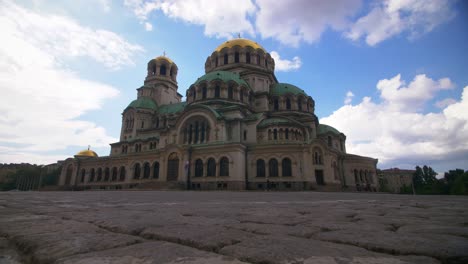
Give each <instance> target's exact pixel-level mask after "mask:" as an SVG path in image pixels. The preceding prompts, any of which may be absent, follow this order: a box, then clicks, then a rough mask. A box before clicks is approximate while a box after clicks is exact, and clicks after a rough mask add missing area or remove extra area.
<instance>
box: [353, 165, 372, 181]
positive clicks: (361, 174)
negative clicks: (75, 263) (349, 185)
mask: <svg viewBox="0 0 468 264" xmlns="http://www.w3.org/2000/svg"><path fill="white" fill-rule="evenodd" d="M353 172H354V182H355V183H356V184H373V183H374V177H372V173H371V172H370V171H368V170H356V169H355V170H354V171H353Z"/></svg>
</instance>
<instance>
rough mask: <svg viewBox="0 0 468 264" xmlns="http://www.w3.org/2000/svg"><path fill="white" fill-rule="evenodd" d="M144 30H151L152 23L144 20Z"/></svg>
mask: <svg viewBox="0 0 468 264" xmlns="http://www.w3.org/2000/svg"><path fill="white" fill-rule="evenodd" d="M145 30H146V31H152V30H153V25H151V23H149V22H145Z"/></svg>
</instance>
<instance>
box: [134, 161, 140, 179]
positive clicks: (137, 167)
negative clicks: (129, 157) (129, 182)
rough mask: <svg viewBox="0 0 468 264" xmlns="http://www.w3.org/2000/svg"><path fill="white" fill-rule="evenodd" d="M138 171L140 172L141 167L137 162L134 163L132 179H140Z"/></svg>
mask: <svg viewBox="0 0 468 264" xmlns="http://www.w3.org/2000/svg"><path fill="white" fill-rule="evenodd" d="M140 173H141V167H140V164H139V163H137V164H135V167H134V170H133V179H140Z"/></svg>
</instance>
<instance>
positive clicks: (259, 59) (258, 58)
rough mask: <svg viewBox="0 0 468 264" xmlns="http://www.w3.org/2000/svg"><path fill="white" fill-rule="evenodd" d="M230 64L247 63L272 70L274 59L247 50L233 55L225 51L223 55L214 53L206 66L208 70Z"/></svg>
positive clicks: (235, 52) (261, 53)
mask: <svg viewBox="0 0 468 264" xmlns="http://www.w3.org/2000/svg"><path fill="white" fill-rule="evenodd" d="M230 63H246V64H253V65H258V66H264V67H265V68H267V69H272V66H273V59H272V58H271V57H269V56H268V55H267V54H265V53H263V52H258V53H257V52H251V51H249V50H247V51H246V52H240V51H234V52H233V53H229V52H227V51H225V52H223V53H213V55H212V56H211V57H210V58H208V61H207V64H206V66H207V68H213V67H218V66H223V65H227V64H230Z"/></svg>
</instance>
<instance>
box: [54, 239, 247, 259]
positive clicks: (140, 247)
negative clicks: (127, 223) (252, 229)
mask: <svg viewBox="0 0 468 264" xmlns="http://www.w3.org/2000/svg"><path fill="white" fill-rule="evenodd" d="M127 263H132V264H170V263H174V264H175V263H183V264H242V263H245V262H241V261H239V260H237V259H234V258H232V257H227V256H222V255H218V254H215V253H211V252H205V251H200V250H197V249H194V248H191V247H187V246H183V245H178V244H174V243H168V242H159V241H156V242H147V243H141V244H136V245H131V246H127V247H120V248H116V249H110V250H104V251H99V252H91V253H87V254H80V255H74V256H71V257H67V258H62V259H59V260H58V261H57V262H56V264H127Z"/></svg>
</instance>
